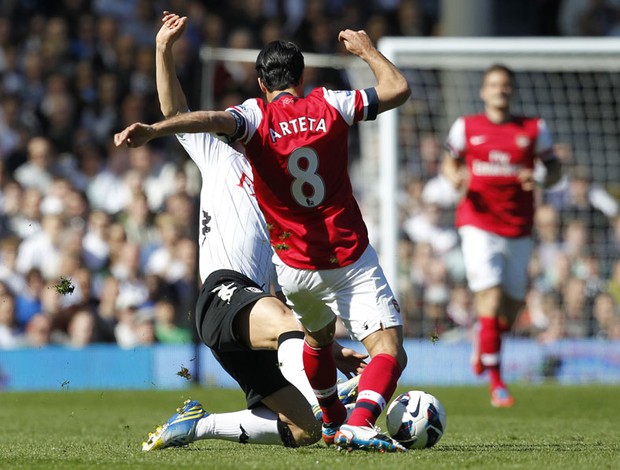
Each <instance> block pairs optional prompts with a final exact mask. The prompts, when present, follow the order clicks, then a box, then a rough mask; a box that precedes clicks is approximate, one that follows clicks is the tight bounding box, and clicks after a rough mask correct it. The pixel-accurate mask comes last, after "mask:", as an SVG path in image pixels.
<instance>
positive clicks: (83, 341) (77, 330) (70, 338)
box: [65, 309, 97, 348]
mask: <svg viewBox="0 0 620 470" xmlns="http://www.w3.org/2000/svg"><path fill="white" fill-rule="evenodd" d="M96 325H97V324H96V319H95V316H94V315H93V313H92V312H91V311H90V310H86V309H80V310H78V311H77V312H75V313H74V314H73V315H72V316H71V319H70V320H69V325H68V326H67V339H66V342H65V345H67V346H70V347H72V348H84V347H86V346H88V345H89V344H92V343H93V342H95V339H96V334H97V331H96Z"/></svg>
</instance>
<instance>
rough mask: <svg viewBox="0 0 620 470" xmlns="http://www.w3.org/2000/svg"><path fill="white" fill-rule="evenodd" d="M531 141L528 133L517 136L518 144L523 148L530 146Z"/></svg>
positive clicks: (516, 141)
mask: <svg viewBox="0 0 620 470" xmlns="http://www.w3.org/2000/svg"><path fill="white" fill-rule="evenodd" d="M530 142H531V140H530V138H529V137H528V136H526V135H518V136H517V137H516V138H515V143H516V144H517V147H519V148H522V149H523V148H526V147H527V146H529V145H530Z"/></svg>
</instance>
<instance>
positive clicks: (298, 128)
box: [269, 116, 327, 142]
mask: <svg viewBox="0 0 620 470" xmlns="http://www.w3.org/2000/svg"><path fill="white" fill-rule="evenodd" d="M278 128H279V131H280V132H278V131H277V130H276V129H274V128H272V127H270V128H269V135H270V136H271V141H272V142H275V141H276V140H278V139H281V138H282V137H286V136H289V135H293V134H299V133H300V132H306V131H309V132H323V133H327V125H326V124H325V119H323V118H320V119H316V118H311V117H308V116H301V117H299V118H296V119H291V120H290V121H282V122H280V123H278Z"/></svg>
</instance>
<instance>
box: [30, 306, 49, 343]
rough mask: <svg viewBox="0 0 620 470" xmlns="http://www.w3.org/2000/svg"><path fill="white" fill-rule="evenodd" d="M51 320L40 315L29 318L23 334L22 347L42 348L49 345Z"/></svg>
mask: <svg viewBox="0 0 620 470" xmlns="http://www.w3.org/2000/svg"><path fill="white" fill-rule="evenodd" d="M51 334H52V319H51V318H50V317H49V316H47V315H44V314H42V313H38V314H36V315H35V316H33V317H31V318H30V320H29V321H28V324H27V325H26V330H25V333H24V346H26V347H30V348H44V347H45V346H48V345H50V344H51Z"/></svg>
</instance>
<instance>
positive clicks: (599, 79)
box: [377, 37, 620, 286]
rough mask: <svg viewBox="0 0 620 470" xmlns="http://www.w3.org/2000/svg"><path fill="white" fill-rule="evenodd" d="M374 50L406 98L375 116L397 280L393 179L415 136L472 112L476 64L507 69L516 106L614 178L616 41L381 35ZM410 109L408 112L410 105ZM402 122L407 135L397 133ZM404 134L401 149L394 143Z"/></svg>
mask: <svg viewBox="0 0 620 470" xmlns="http://www.w3.org/2000/svg"><path fill="white" fill-rule="evenodd" d="M378 47H379V49H380V50H381V51H382V53H383V54H384V55H385V56H386V57H388V58H389V59H390V60H391V61H392V62H393V63H394V64H395V65H396V66H397V67H399V68H400V69H401V70H402V71H403V72H404V73H405V74H406V75H407V76H408V78H409V81H410V85H411V89H412V98H411V100H412V101H413V103H414V104H413V105H412V106H409V108H407V105H405V106H404V107H401V108H399V109H398V110H394V111H391V112H387V113H384V114H382V115H380V116H379V118H378V120H379V132H378V148H379V149H380V164H378V165H377V171H378V174H379V175H380V176H379V181H380V182H381V191H379V192H378V193H377V194H378V197H379V199H380V203H379V207H380V208H381V214H380V223H379V227H380V247H381V262H382V265H383V267H384V270H385V271H386V275H387V277H388V279H389V280H390V282H391V283H392V285H393V286H398V284H397V276H398V236H399V232H400V229H401V227H399V220H398V209H397V208H398V198H397V195H398V191H399V189H400V188H401V185H402V184H403V181H402V179H401V178H399V177H400V175H402V174H403V173H405V172H406V171H407V166H411V164H412V160H415V159H416V158H419V148H418V149H416V148H415V146H416V145H418V146H419V144H420V141H421V136H422V135H425V134H428V133H432V134H434V135H435V136H436V137H437V139H439V141H440V142H443V141H444V140H445V138H446V136H447V131H448V129H449V126H450V124H451V123H452V122H453V121H454V119H456V118H457V117H458V116H459V115H462V114H469V113H472V112H479V111H481V110H482V104H481V102H480V99H479V96H478V90H479V88H480V82H481V78H482V73H483V71H484V70H485V69H486V68H487V67H489V66H490V65H492V64H494V63H502V64H504V65H506V66H508V67H510V68H511V69H512V70H514V71H515V73H516V89H517V91H516V96H515V100H514V101H515V102H514V103H513V109H514V110H515V112H517V113H523V114H526V115H538V116H541V117H543V118H544V119H545V120H546V122H547V125H548V127H549V128H550V131H551V134H552V136H553V138H554V142H556V143H566V144H568V145H569V146H570V148H571V149H572V153H573V160H574V163H575V164H579V165H584V166H587V167H588V168H590V170H591V174H592V177H593V179H594V180H595V181H596V182H598V183H600V184H601V185H604V186H606V187H607V188H608V189H610V190H612V192H613V191H617V190H618V186H617V185H618V182H620V153H619V151H620V144H619V142H620V74H619V73H618V72H620V38H405V37H385V38H382V39H381V40H380V41H379V43H378ZM412 108H413V110H412ZM400 129H410V130H411V131H412V132H413V133H414V135H413V136H403V134H402V132H400V131H399V130H400ZM403 137H407V140H408V141H409V142H410V144H409V145H410V147H413V148H406V146H405V145H404V144H403V140H404V139H403Z"/></svg>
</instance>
